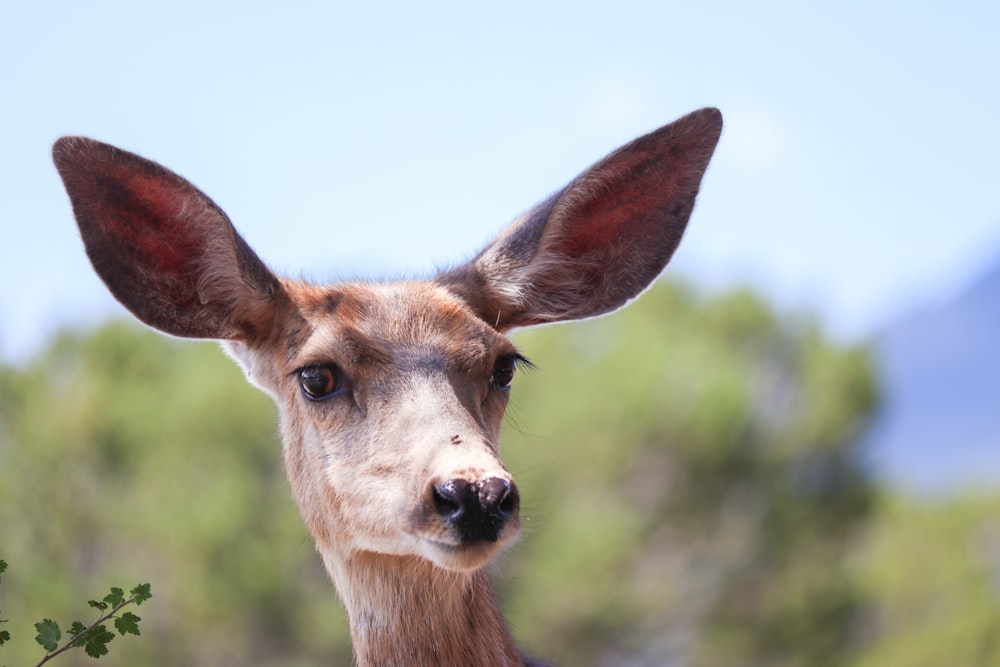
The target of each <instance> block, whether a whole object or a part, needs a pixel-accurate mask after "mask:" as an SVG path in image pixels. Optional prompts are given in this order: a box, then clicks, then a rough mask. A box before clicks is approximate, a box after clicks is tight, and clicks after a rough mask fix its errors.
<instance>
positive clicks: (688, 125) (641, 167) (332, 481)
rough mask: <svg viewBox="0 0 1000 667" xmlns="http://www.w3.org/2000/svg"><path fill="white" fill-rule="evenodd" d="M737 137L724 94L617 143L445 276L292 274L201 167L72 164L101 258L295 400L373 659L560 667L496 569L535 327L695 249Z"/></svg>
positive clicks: (309, 475)
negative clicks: (515, 416) (191, 174)
mask: <svg viewBox="0 0 1000 667" xmlns="http://www.w3.org/2000/svg"><path fill="white" fill-rule="evenodd" d="M721 132H722V115H721V114H720V112H719V111H718V110H717V109H714V108H705V109H701V110H699V111H695V112H693V113H690V114H688V115H686V116H684V117H682V118H680V119H678V120H676V121H674V122H673V123H670V124H668V125H665V126H663V127H661V128H660V129H658V130H655V131H653V132H650V133H649V134H646V135H644V136H642V137H640V138H638V139H635V140H634V141H632V142H631V143H628V144H626V145H625V146H623V147H621V148H619V149H618V150H616V151H614V152H612V153H611V154H610V155H608V156H607V157H605V158H604V159H602V160H600V161H599V162H597V163H596V164H594V165H593V166H592V167H590V168H589V169H587V170H585V171H584V172H583V173H581V174H580V175H578V176H577V177H576V178H575V179H573V180H572V181H570V183H569V184H568V185H567V186H565V187H564V188H562V189H561V190H559V191H558V192H556V193H555V194H553V195H551V196H550V197H548V198H546V199H544V200H543V201H541V203H539V204H537V205H535V206H534V207H532V208H531V209H530V210H528V211H527V212H526V213H524V214H523V215H521V216H520V217H518V218H517V219H515V220H514V221H513V222H512V223H510V224H509V225H508V226H507V227H505V228H504V229H503V230H502V231H501V232H500V233H499V234H498V235H497V236H496V237H495V238H494V239H493V240H492V241H490V242H489V243H488V244H487V245H486V246H485V247H484V248H483V249H482V250H480V251H479V252H478V254H476V255H474V256H473V257H472V258H471V259H470V260H469V261H468V262H466V263H464V264H461V265H459V266H455V267H452V268H445V269H443V270H441V271H439V272H438V273H437V274H436V275H434V276H432V277H429V278H426V279H407V280H398V281H385V282H378V281H354V282H351V281H346V282H338V283H335V284H330V285H318V284H312V283H308V282H305V281H303V280H298V279H291V278H285V277H279V276H277V275H276V274H275V273H274V272H272V270H271V269H270V268H268V266H267V265H266V264H265V263H264V262H263V261H262V260H261V259H260V258H259V257H258V255H257V254H256V253H255V252H254V251H253V250H252V249H251V247H250V245H249V244H248V243H247V242H246V241H245V240H244V239H243V237H241V236H240V235H239V233H237V231H236V228H235V227H234V226H233V224H232V223H231V222H230V220H229V218H228V217H227V215H226V214H225V213H224V212H223V211H222V209H221V208H220V207H219V206H218V205H216V204H215V202H213V201H212V200H211V199H210V198H209V197H208V196H207V195H205V194H204V193H202V192H201V191H200V190H199V189H198V188H197V187H195V186H194V185H193V184H191V183H190V182H188V181H187V180H185V179H184V178H183V177H181V176H179V175H177V174H176V173H174V172H172V171H170V170H168V169H167V168H165V167H163V166H161V165H159V164H157V163H155V162H152V161H150V160H147V159H145V158H143V157H140V156H138V155H135V154H133V153H130V152H127V151H124V150H122V149H119V148H115V147H113V146H111V145H108V144H105V143H101V142H98V141H96V140H93V139H89V138H85V137H62V138H60V139H58V140H57V141H56V142H55V144H54V146H53V159H54V162H55V165H56V168H57V171H58V172H59V175H60V176H61V178H62V181H63V184H64V185H65V189H66V192H67V194H68V195H69V200H70V204H71V206H72V210H73V214H74V216H75V218H76V222H77V225H78V227H79V232H80V236H81V237H82V240H83V244H84V247H85V250H86V253H87V256H88V257H89V259H90V262H91V264H92V266H93V269H94V271H95V272H96V273H97V275H98V276H99V277H100V278H101V280H102V281H103V282H104V283H105V285H106V286H107V288H108V289H109V290H110V292H111V294H112V295H113V296H114V297H115V298H116V299H117V300H118V301H119V302H120V303H121V304H122V305H123V306H124V307H125V308H126V309H127V310H128V311H130V312H131V313H132V314H133V315H134V316H135V317H136V318H138V319H139V320H140V321H142V322H143V323H145V324H146V325H148V326H150V327H152V328H154V329H156V330H159V331H161V332H163V333H166V334H169V335H172V336H177V337H182V338H199V339H214V340H217V341H221V343H222V345H223V348H224V349H225V351H226V352H227V353H228V354H229V355H230V356H231V357H232V358H233V359H234V360H235V361H236V362H237V363H238V364H239V365H240V366H241V367H242V369H243V370H244V371H245V373H246V376H247V379H248V381H249V382H250V383H251V384H253V385H255V386H257V387H258V388H260V389H262V390H263V391H264V392H266V393H267V394H269V395H270V396H271V397H272V398H273V400H274V401H275V403H276V404H277V407H278V413H279V422H280V427H279V431H280V435H281V441H282V453H283V461H284V467H285V471H286V474H287V477H288V480H289V483H290V487H291V491H292V494H293V496H294V498H295V501H296V504H297V507H298V510H299V513H300V515H301V518H302V520H303V521H304V523H305V526H306V527H307V529H308V531H309V533H310V534H311V536H312V538H313V540H314V543H315V547H316V549H317V551H318V553H319V555H320V556H321V558H322V561H323V564H324V566H325V568H326V570H327V572H328V574H329V577H330V579H331V580H332V583H333V585H334V587H335V589H336V591H337V593H338V595H339V598H340V600H341V602H342V604H343V606H344V608H345V609H346V612H347V617H348V623H349V628H350V634H351V640H352V645H353V650H354V656H355V660H356V663H357V664H358V665H359V666H360V667H373V666H376V665H379V666H383V667H384V666H394V665H399V666H403V665H406V666H414V665H427V666H431V665H435V666H438V665H440V666H456V667H457V666H459V665H461V666H468V665H477V666H495V667H509V666H512V665H522V666H531V665H543V664H544V663H543V662H539V661H536V660H533V659H531V658H529V657H527V656H526V655H524V654H522V653H521V651H520V650H519V648H518V647H517V645H516V643H515V641H514V639H513V637H512V634H511V632H510V630H509V629H508V626H507V623H506V621H505V619H504V616H503V614H502V612H501V609H500V606H499V604H498V600H497V596H496V594H495V592H494V590H493V588H492V585H491V583H490V579H489V576H488V573H487V571H486V569H485V566H486V565H487V564H488V563H490V562H491V561H493V559H494V558H495V557H496V556H497V554H498V553H500V552H501V551H503V550H504V549H506V548H507V547H508V546H509V545H511V543H512V542H514V541H515V540H516V538H517V537H518V535H519V532H520V494H519V491H518V487H517V485H516V483H515V481H514V479H513V477H512V475H511V474H510V472H508V470H507V469H506V468H505V467H504V464H503V462H502V460H501V458H500V431H501V421H502V419H503V416H504V413H505V410H506V407H507V403H508V399H509V396H510V389H511V386H512V384H513V381H514V378H515V375H516V371H517V369H518V367H519V366H523V365H525V364H527V363H529V362H528V361H527V359H526V358H525V357H524V356H522V354H521V353H520V352H519V351H518V348H517V347H515V345H514V344H513V343H512V342H511V340H510V339H509V338H508V334H509V333H510V332H511V330H513V329H516V328H521V327H531V326H536V325H543V324H550V323H556V322H564V321H571V320H581V319H585V318H592V317H597V316H601V315H605V314H607V313H610V312H612V311H614V310H617V309H618V308H620V307H622V306H624V305H625V304H626V303H627V302H629V301H631V300H633V299H635V298H636V297H638V296H639V295H640V294H641V293H642V292H643V291H644V290H645V289H646V288H647V287H648V286H649V285H650V284H651V283H652V282H653V281H654V280H655V279H656V278H657V277H658V276H659V275H660V273H661V272H662V271H663V269H664V268H665V266H666V264H667V262H668V261H669V260H670V258H671V256H672V255H673V254H674V251H675V250H676V248H677V246H678V244H679V243H680V240H681V237H682V235H683V234H684V230H685V228H686V226H687V223H688V219H689V218H690V215H691V213H692V210H693V208H694V203H695V198H696V196H697V194H698V191H699V189H700V187H701V182H702V179H703V176H704V174H705V171H706V169H707V167H708V163H709V161H710V159H711V157H712V154H713V152H714V151H715V147H716V144H717V143H718V140H719V137H720V135H721Z"/></svg>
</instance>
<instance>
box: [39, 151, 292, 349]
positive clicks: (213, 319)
mask: <svg viewBox="0 0 1000 667" xmlns="http://www.w3.org/2000/svg"><path fill="white" fill-rule="evenodd" d="M52 156H53V160H54V161H55V164H56V168H57V169H58V170H59V175H60V176H62V179H63V183H64V184H65V186H66V191H67V192H68V193H69V198H70V201H71V202H72V204H73V213H74V214H75V216H76V220H77V224H78V225H79V227H80V234H81V236H82V237H83V242H84V245H85V246H86V249H87V255H88V257H90V261H91V264H93V266H94V270H95V271H96V272H97V274H98V275H99V276H100V277H101V279H102V280H103V281H104V283H105V284H106V285H107V286H108V289H110V290H111V293H112V294H113V295H114V296H115V298H116V299H118V301H120V302H121V303H122V305H124V306H125V307H126V308H128V309H129V310H130V311H131V312H132V313H133V314H134V315H135V316H136V317H138V318H139V319H140V320H142V321H143V322H145V323H146V324H148V325H150V326H152V327H155V328H156V329H159V330H161V331H164V332H166V333H169V334H173V335H175V336H184V337H189V338H215V339H225V340H240V341H244V342H253V341H254V340H257V339H260V338H262V337H264V336H266V335H267V334H268V333H269V332H270V329H271V326H272V324H273V321H274V320H273V318H274V313H275V311H276V310H277V305H278V304H279V303H280V302H281V301H282V300H284V299H285V295H284V292H283V291H282V287H281V284H280V282H279V281H278V279H277V278H276V277H275V276H274V275H273V274H272V273H271V271H270V270H269V269H268V268H267V267H266V266H265V265H264V263H263V262H261V260H260V259H259V258H258V257H257V255H255V254H254V252H253V250H251V249H250V246H248V245H247V243H246V241H244V240H243V239H242V238H241V237H240V235H239V234H238V233H237V232H236V230H235V229H234V228H233V225H232V224H231V223H230V222H229V218H228V217H226V214H225V213H223V212H222V209H220V208H219V207H218V206H217V205H216V204H215V203H214V202H213V201H212V200H211V199H209V198H208V197H207V196H206V195H205V194H203V193H202V192H201V191H200V190H198V188H196V187H195V186H193V185H192V184H191V183H189V182H188V181H186V180H185V179H183V178H181V177H180V176H178V175H177V174H175V173H173V172H171V171H169V170H167V169H165V168H164V167H161V166H160V165H158V164H156V163H155V162H151V161H149V160H146V159H144V158H141V157H139V156H138V155H133V154H132V153H128V152H126V151H123V150H120V149H118V148H115V147H114V146H109V145H108V144H103V143H100V142H98V141H94V140H92V139H86V138H83V137H63V138H61V139H59V140H58V141H57V142H56V143H55V146H54V147H53V149H52Z"/></svg>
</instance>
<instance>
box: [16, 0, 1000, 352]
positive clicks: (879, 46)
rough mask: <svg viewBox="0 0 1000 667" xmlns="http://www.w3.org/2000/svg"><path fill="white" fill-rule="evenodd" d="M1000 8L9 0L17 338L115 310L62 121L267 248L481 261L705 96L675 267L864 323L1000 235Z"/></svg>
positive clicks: (969, 268) (347, 264)
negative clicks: (703, 146) (114, 148)
mask: <svg viewBox="0 0 1000 667" xmlns="http://www.w3.org/2000/svg"><path fill="white" fill-rule="evenodd" d="M279 4H280V8H279ZM998 35H1000V3H997V2H993V1H990V2H978V3H977V2H962V1H958V2H951V3H947V5H945V3H925V2H913V1H912V0H911V1H910V2H864V3H862V2H850V1H848V2H842V3H800V2H772V3H767V4H762V3H740V4H736V3H725V2H711V1H706V2H701V3H691V2H687V3H670V2H662V1H658V2H648V3H642V2H628V1H627V0H620V1H618V2H615V3H591V2H583V1H577V2H573V3H562V2H533V3H526V2H516V1H515V2H505V3H467V2H466V3H391V2H383V3H377V2H373V3H358V2H351V3H340V2H322V3H296V2H287V3H273V2H268V3H260V2H254V1H250V0H245V1H242V2H240V3H225V2H223V3H212V2H206V1H204V0H202V1H200V2H185V1H175V2H170V3H136V2H101V1H97V2H87V3H81V2H35V3H27V2H19V3H7V4H6V5H5V6H4V8H3V9H0V63H2V65H0V102H2V104H0V127H2V128H3V129H4V131H3V132H2V133H0V359H2V360H4V361H6V362H14V363H17V362H23V361H24V360H25V359H28V358H30V356H31V355H32V354H33V353H35V352H37V351H38V349H39V348H40V347H41V346H42V345H44V343H45V341H46V340H47V338H48V336H50V335H51V334H52V332H53V331H54V330H56V329H57V328H59V327H62V326H67V325H79V324H93V323H96V322H98V321H100V320H102V319H103V318H105V317H108V316H109V315H114V314H117V315H122V314H123V313H124V311H123V310H122V309H121V308H120V307H119V306H117V304H115V303H114V301H113V300H112V298H111V297H110V296H109V295H108V294H107V292H106V290H105V289H104V287H103V286H102V285H101V283H100V281H99V280H98V279H97V277H96V276H95V275H94V274H93V272H92V271H91V270H90V268H89V265H88V263H87V260H86V257H85V255H84V253H83V248H82V244H81V242H80V240H79V237H78V235H77V232H76V228H75V225H74V223H73V220H72V213H71V210H70V207H69V202H68V199H67V198H66V195H65V193H64V191H63V189H62V186H61V183H60V181H59V179H58V176H57V175H56V172H55V169H54V168H53V167H52V163H51V159H50V146H51V144H52V142H53V141H54V140H55V139H56V138H58V137H59V136H61V135H64V134H83V135H88V136H91V137H94V138H98V139H101V140H102V141H106V142H109V143H113V144H115V145H118V146H121V147H123V148H126V149H128V150H132V151H134V152H137V153H139V154H141V155H144V156H146V157H149V158H152V159H154V160H156V161H158V162H160V163H162V164H164V165H166V166H168V167H170V168H171V169H173V170H174V171H177V172H178V173H180V174H182V175H184V176H185V177H186V178H188V179H189V180H191V181H192V182H194V183H195V184H196V185H198V186H199V187H200V188H201V189H202V190H203V191H205V192H207V193H208V194H209V195H210V196H211V197H212V198H213V199H215V201H216V202H217V203H219V204H220V205H221V206H222V208H224V209H225V210H226V211H227V213H228V214H229V216H230V218H231V219H232V220H233V221H234V223H235V224H236V226H237V228H239V229H240V231H241V233H242V234H243V236H244V237H245V238H246V239H247V240H248V241H249V242H250V244H251V245H252V246H253V247H254V248H255V249H256V250H257V252H258V254H259V255H261V257H262V258H264V260H265V261H267V262H268V263H269V264H270V265H271V266H272V267H273V268H274V269H275V270H276V271H278V272H279V273H282V274H284V275H291V276H297V277H305V278H309V279H312V280H317V281H332V280H335V279H338V278H344V277H393V276H416V275H427V274H429V273H431V272H433V271H434V270H435V269H436V268H438V267H442V266H448V265H452V264H454V263H457V262H460V261H463V260H464V259H465V258H467V257H469V256H470V255H471V254H472V253H473V252H474V251H475V250H477V249H478V248H479V247H481V246H482V245H483V244H484V243H485V242H486V241H487V240H489V238H490V237H491V236H492V235H493V234H494V233H495V232H496V231H497V230H498V229H500V228H502V227H503V226H504V224H506V223H507V222H508V221H510V220H512V219H513V218H514V217H516V216H517V215H518V214H519V213H520V212H521V211H523V210H525V209H527V208H528V207H530V206H531V205H532V204H534V203H535V202H537V201H539V200H540V199H542V198H543V197H545V196H547V195H548V194H550V193H551V192H552V191H554V190H556V189H558V188H559V187H561V186H562V185H564V184H565V183H566V182H568V181H569V179H571V178H572V177H573V176H574V175H576V174H577V173H578V172H580V171H581V170H583V169H584V168H586V167H587V166H588V165H589V164H591V163H593V162H594V161H596V160H597V159H599V158H600V157H602V156H603V155H605V154H606V153H608V152H609V151H611V150H612V149H614V148H616V147H617V146H619V145H621V144H623V143H625V142H627V141H629V140H630V139H632V138H634V137H636V136H638V135H640V134H642V133H644V132H647V131H649V130H652V129H654V128H656V127H658V126H660V125H663V124H666V123H668V122H670V121H671V120H674V119H675V118H677V117H679V116H681V115H683V114H685V113H687V112H688V111H691V110H693V109H697V108H700V107H703V106H717V107H719V108H720V109H721V110H722V112H723V115H724V117H725V123H726V127H725V130H724V133H723V136H722V140H721V142H720V145H719V148H718V151H717V153H716V156H715V158H714V160H713V162H712V164H711V166H710V168H709V171H708V173H707V175H706V177H705V181H704V183H703V187H702V191H701V195H700V197H699V202H698V205H697V207H696V209H695V213H694V215H693V217H692V221H691V224H690V226H689V229H688V233H687V235H686V237H685V240H684V242H683V243H682V244H681V248H680V250H679V251H678V252H677V254H676V255H675V259H674V261H673V262H672V264H671V267H670V268H668V270H667V273H668V275H672V276H677V277H682V278H684V279H686V280H688V281H690V282H692V283H694V284H695V285H701V286H703V287H704V288H705V289H706V290H717V289H726V288H728V287H730V286H734V285H742V284H750V285H752V286H753V287H755V288H757V289H759V290H761V291H762V292H763V293H765V294H767V295H768V296H769V297H770V298H772V299H773V300H774V301H775V302H777V303H778V304H779V305H780V307H782V308H784V309H788V310H791V311H796V312H798V311H805V312H808V313H812V314H814V315H815V316H816V317H817V318H818V319H819V320H820V321H821V322H822V323H823V324H824V325H825V326H826V327H827V328H828V330H829V331H830V332H832V333H833V335H835V336H838V337H841V338H843V339H848V340H860V339H864V338H865V337H867V336H870V335H872V334H873V333H874V332H877V331H878V330H879V328H880V327H882V326H884V325H885V324H886V323H888V322H890V321H891V320H893V319H894V318H896V317H899V316H900V315H901V314H904V313H906V312H907V311H908V310H910V309H912V308H914V307H916V306H918V305H920V304H924V303H928V302H933V301H935V300H940V299H943V298H946V297H947V296H948V295H949V294H951V293H953V292H954V291H956V290H959V289H961V288H962V287H963V286H965V285H966V284H968V283H969V282H971V281H973V280H974V279H975V278H976V277H977V275H978V274H980V273H981V272H983V271H984V270H985V269H986V267H987V265H988V264H989V263H991V262H994V261H998V260H1000V196H998V190H1000V187H998V186H1000V178H998V177H1000V129H998V123H1000V39H998V38H997V36H998Z"/></svg>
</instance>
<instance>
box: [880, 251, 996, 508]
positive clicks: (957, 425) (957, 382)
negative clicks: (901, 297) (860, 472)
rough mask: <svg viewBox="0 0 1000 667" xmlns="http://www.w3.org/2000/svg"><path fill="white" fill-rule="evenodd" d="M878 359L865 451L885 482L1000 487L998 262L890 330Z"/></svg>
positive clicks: (930, 488) (935, 487) (946, 488)
mask: <svg viewBox="0 0 1000 667" xmlns="http://www.w3.org/2000/svg"><path fill="white" fill-rule="evenodd" d="M875 352H876V363H877V365H878V367H879V369H880V371H881V378H882V382H883V385H882V388H883V397H884V403H883V408H882V411H881V414H880V417H879V419H878V420H877V422H876V424H875V426H874V428H873V430H872V433H871V438H872V442H871V450H870V451H872V453H873V456H874V463H875V465H876V468H877V469H878V470H879V471H880V472H881V473H883V475H884V476H885V478H886V479H887V480H888V481H890V482H891V483H893V484H895V485H897V486H901V487H903V488H906V489H910V490H915V491H917V492H921V493H925V492H929V493H939V492H953V491H959V490H961V489H963V488H966V487H969V486H975V485H981V484H990V485H993V486H996V485H1000V258H998V260H997V262H996V263H994V264H993V266H992V267H991V268H990V269H989V270H987V271H986V272H985V273H984V274H983V275H982V276H981V277H980V278H979V279H978V280H977V281H975V282H974V283H973V284H972V285H971V286H970V287H969V288H967V289H966V290H964V291H963V292H961V293H959V294H958V295H957V296H955V297H954V298H952V299H949V300H948V301H946V302H944V303H940V304H935V305H932V306H928V307H924V308H922V309H919V310H917V311H915V312H913V313H911V314H909V315H907V316H905V317H903V318H901V319H900V320H898V321H897V322H895V323H893V324H891V325H890V326H889V327H887V328H886V329H885V330H884V331H883V332H882V333H881V334H880V335H879V336H878V337H877V339H876V342H875Z"/></svg>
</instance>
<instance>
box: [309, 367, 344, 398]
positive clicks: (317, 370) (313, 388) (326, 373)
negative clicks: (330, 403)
mask: <svg viewBox="0 0 1000 667" xmlns="http://www.w3.org/2000/svg"><path fill="white" fill-rule="evenodd" d="M299 386H300V387H302V393H303V394H305V395H306V398H308V399H310V400H313V401H322V400H323V399H325V398H330V397H331V396H333V395H334V394H337V393H339V392H340V391H342V390H343V389H345V388H346V387H345V383H344V378H343V374H342V373H341V372H340V370H339V369H338V368H336V367H334V366H309V367H307V368H303V369H302V370H300V371H299Z"/></svg>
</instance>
